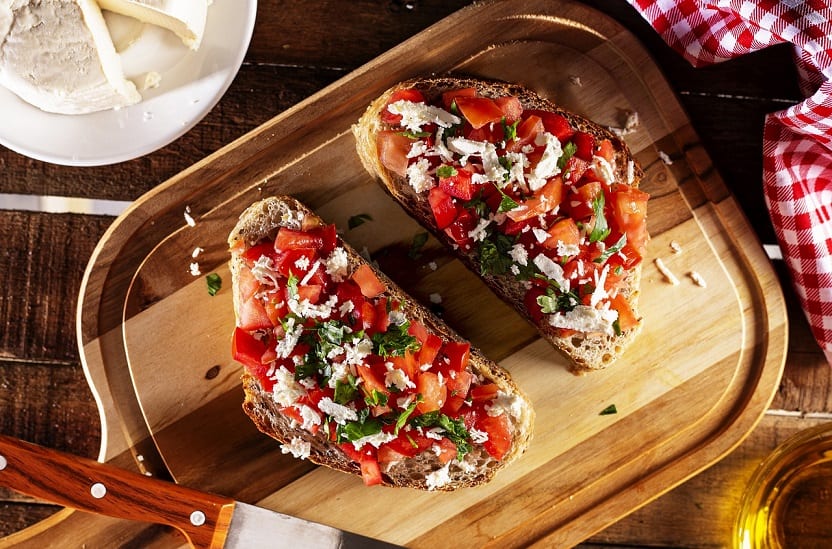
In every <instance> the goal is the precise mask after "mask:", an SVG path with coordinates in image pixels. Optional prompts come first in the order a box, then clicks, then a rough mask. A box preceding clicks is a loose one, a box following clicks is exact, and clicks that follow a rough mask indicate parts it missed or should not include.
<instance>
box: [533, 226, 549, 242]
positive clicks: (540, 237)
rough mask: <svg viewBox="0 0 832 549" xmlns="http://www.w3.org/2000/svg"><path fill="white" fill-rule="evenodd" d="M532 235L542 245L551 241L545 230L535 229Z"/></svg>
mask: <svg viewBox="0 0 832 549" xmlns="http://www.w3.org/2000/svg"><path fill="white" fill-rule="evenodd" d="M532 234H533V235H534V238H535V240H537V241H538V242H539V243H540V244H543V243H544V242H546V241H547V240H549V233H548V232H546V231H545V230H543V229H539V228H537V227H534V228H533V229H532Z"/></svg>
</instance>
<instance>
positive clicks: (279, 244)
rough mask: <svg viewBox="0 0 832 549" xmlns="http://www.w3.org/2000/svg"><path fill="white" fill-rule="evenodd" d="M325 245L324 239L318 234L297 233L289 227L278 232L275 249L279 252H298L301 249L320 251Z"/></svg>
mask: <svg viewBox="0 0 832 549" xmlns="http://www.w3.org/2000/svg"><path fill="white" fill-rule="evenodd" d="M323 245H324V239H323V238H322V237H321V236H320V235H317V234H314V233H311V232H306V231H296V230H294V229H289V228H287V227H281V228H280V230H279V231H277V237H276V238H275V241H274V248H275V250H277V251H288V250H297V249H300V248H307V249H313V250H316V249H320V248H322V247H323Z"/></svg>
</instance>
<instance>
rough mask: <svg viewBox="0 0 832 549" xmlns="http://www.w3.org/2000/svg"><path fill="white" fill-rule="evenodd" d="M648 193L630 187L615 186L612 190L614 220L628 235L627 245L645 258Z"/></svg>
mask: <svg viewBox="0 0 832 549" xmlns="http://www.w3.org/2000/svg"><path fill="white" fill-rule="evenodd" d="M648 198H650V195H649V194H647V193H646V192H644V191H642V190H640V189H637V188H634V187H630V186H629V185H623V184H619V185H614V186H613V189H612V212H613V218H614V219H615V221H616V223H617V224H618V226H619V227H620V229H621V230H622V231H623V232H625V233H626V234H627V243H628V244H629V245H631V246H632V247H633V248H635V250H636V251H637V252H638V253H639V254H640V255H641V256H644V249H645V246H646V245H647V239H648V235H647V223H646V217H647V199H648Z"/></svg>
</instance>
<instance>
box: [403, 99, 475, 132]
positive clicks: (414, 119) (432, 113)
mask: <svg viewBox="0 0 832 549" xmlns="http://www.w3.org/2000/svg"><path fill="white" fill-rule="evenodd" d="M387 111H388V112H390V113H391V114H397V115H400V116H401V117H402V121H401V125H402V126H403V127H405V128H407V129H408V130H410V131H413V132H420V131H422V126H424V125H426V124H436V125H437V126H441V127H443V128H450V127H451V126H453V125H454V124H459V123H461V122H462V120H460V118H459V117H458V116H456V115H454V114H451V113H449V112H448V111H446V110H444V109H441V108H439V107H434V106H433V105H426V104H424V103H414V102H412V101H405V100H404V99H402V100H399V101H395V102H393V103H390V104H389V105H387Z"/></svg>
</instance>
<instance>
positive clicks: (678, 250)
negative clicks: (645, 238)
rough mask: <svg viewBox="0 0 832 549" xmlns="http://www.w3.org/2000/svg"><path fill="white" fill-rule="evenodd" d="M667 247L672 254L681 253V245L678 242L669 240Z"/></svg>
mask: <svg viewBox="0 0 832 549" xmlns="http://www.w3.org/2000/svg"><path fill="white" fill-rule="evenodd" d="M669 245H670V250H671V251H672V252H673V253H674V254H680V253H682V245H681V244H679V243H678V242H676V241H675V240H671V241H670V244H669Z"/></svg>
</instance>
